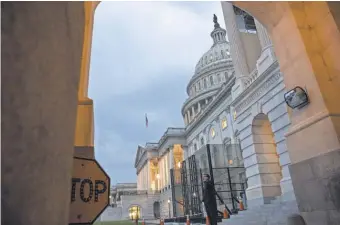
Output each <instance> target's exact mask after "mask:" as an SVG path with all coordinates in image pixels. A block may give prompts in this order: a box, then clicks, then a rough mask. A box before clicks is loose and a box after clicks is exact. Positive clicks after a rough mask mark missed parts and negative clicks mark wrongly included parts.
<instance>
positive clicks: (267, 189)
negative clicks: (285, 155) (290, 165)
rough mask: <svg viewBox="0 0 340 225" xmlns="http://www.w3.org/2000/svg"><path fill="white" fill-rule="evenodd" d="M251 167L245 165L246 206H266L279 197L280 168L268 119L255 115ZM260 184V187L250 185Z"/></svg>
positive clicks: (262, 114)
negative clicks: (246, 179)
mask: <svg viewBox="0 0 340 225" xmlns="http://www.w3.org/2000/svg"><path fill="white" fill-rule="evenodd" d="M252 138H253V141H252V146H251V148H252V152H253V154H252V156H249V157H252V158H253V159H252V160H250V161H252V162H253V164H252V165H247V175H248V185H249V187H248V189H247V198H248V199H249V200H248V205H258V204H268V203H270V202H271V200H273V199H274V198H275V197H279V196H281V187H280V180H281V179H282V173H281V166H280V164H279V157H278V154H277V150H276V144H275V139H274V134H273V131H272V128H271V124H270V121H269V118H268V116H267V115H265V114H264V113H260V114H258V115H256V116H255V117H254V119H253V123H252ZM258 182H260V185H256V186H253V185H252V184H255V183H258Z"/></svg>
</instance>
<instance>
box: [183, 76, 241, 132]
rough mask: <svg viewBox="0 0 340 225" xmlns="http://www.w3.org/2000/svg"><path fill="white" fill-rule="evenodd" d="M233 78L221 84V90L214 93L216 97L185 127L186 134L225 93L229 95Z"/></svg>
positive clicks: (222, 98)
mask: <svg viewBox="0 0 340 225" xmlns="http://www.w3.org/2000/svg"><path fill="white" fill-rule="evenodd" d="M235 80H236V79H235V77H233V78H232V79H231V80H230V81H229V82H228V83H227V84H224V85H222V87H221V90H220V91H219V92H218V93H217V95H216V98H215V99H214V100H213V101H212V102H211V103H210V104H208V105H207V107H206V108H205V109H204V110H202V111H201V113H200V114H199V115H198V117H196V118H195V119H194V121H193V122H192V123H191V124H189V125H188V126H187V127H186V135H188V133H190V131H191V130H192V129H194V128H195V127H196V126H197V125H198V124H199V123H200V122H201V121H202V120H203V119H204V118H206V117H207V116H208V115H209V112H211V111H212V110H213V109H214V108H215V106H216V105H218V103H220V102H221V101H222V100H224V97H226V95H230V92H231V88H232V87H233V85H234V84H235ZM226 107H229V106H226Z"/></svg>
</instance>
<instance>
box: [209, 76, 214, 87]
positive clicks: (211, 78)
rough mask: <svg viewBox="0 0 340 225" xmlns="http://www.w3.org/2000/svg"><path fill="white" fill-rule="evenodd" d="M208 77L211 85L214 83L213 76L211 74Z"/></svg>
mask: <svg viewBox="0 0 340 225" xmlns="http://www.w3.org/2000/svg"><path fill="white" fill-rule="evenodd" d="M209 79H210V85H211V86H212V85H214V78H213V77H212V76H210V77H209Z"/></svg>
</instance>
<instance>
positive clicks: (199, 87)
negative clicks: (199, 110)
mask: <svg viewBox="0 0 340 225" xmlns="http://www.w3.org/2000/svg"><path fill="white" fill-rule="evenodd" d="M201 89H202V86H201V82H198V90H201Z"/></svg>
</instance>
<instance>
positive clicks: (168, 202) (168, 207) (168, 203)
mask: <svg viewBox="0 0 340 225" xmlns="http://www.w3.org/2000/svg"><path fill="white" fill-rule="evenodd" d="M170 202H171V201H170V198H169V199H168V209H169V218H170V217H171V215H170Z"/></svg>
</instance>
